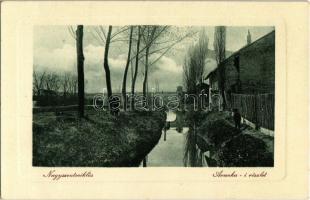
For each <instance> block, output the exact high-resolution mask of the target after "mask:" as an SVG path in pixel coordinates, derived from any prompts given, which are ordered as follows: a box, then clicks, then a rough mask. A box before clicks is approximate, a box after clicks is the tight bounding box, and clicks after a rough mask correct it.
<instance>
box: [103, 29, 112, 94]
mask: <svg viewBox="0 0 310 200" xmlns="http://www.w3.org/2000/svg"><path fill="white" fill-rule="evenodd" d="M111 34H112V26H111V25H110V26H109V30H108V33H107V36H106V41H105V48H104V59H103V67H104V71H105V78H106V85H107V92H108V98H109V99H110V98H111V96H112V85H111V75H110V66H109V59H108V56H109V50H110V42H111Z"/></svg>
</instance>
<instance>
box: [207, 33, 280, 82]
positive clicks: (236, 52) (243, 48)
mask: <svg viewBox="0 0 310 200" xmlns="http://www.w3.org/2000/svg"><path fill="white" fill-rule="evenodd" d="M274 33H275V30H273V31H271V32H269V33H267V34H266V35H264V36H262V37H260V38H258V39H257V40H255V41H254V42H252V43H250V44H248V45H246V46H244V47H242V48H240V49H239V50H238V51H235V52H234V53H233V54H231V55H230V56H228V57H227V58H225V59H224V60H223V61H222V62H221V63H225V62H226V61H227V60H229V59H230V58H232V57H234V56H235V55H236V54H238V53H239V52H240V51H242V50H245V49H247V48H249V47H250V46H252V45H253V44H255V43H257V42H258V41H260V40H262V39H264V38H266V37H267V36H269V35H271V34H274ZM216 70H217V67H216V68H215V69H214V70H212V71H211V72H210V73H209V74H208V75H207V76H206V77H205V80H206V79H208V78H209V77H210V76H211V74H212V73H214V72H215V71H216Z"/></svg>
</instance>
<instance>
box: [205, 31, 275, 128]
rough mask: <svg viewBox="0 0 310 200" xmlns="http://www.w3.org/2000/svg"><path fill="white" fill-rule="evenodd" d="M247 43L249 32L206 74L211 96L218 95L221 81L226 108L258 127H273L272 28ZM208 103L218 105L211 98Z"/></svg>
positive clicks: (273, 42) (273, 64)
mask: <svg viewBox="0 0 310 200" xmlns="http://www.w3.org/2000/svg"><path fill="white" fill-rule="evenodd" d="M250 42H251V38H250V33H249V32H248V36H247V45H246V46H244V47H243V48H241V49H240V50H238V51H236V52H235V53H233V54H232V55H231V56H229V57H227V58H226V59H225V60H224V61H223V62H221V63H220V64H219V66H218V68H216V69H215V70H214V71H212V72H211V73H210V74H209V75H208V76H207V77H206V78H207V79H208V80H209V83H210V86H211V89H210V90H209V92H210V96H212V97H213V96H214V97H216V96H218V94H219V87H218V83H219V82H220V83H221V84H223V85H224V94H225V96H224V97H225V100H226V104H225V106H227V108H228V109H232V108H236V109H238V110H239V111H240V113H241V116H242V117H243V118H244V119H246V120H247V121H248V122H251V123H252V124H254V126H255V128H257V129H258V128H260V127H263V128H265V129H268V130H274V108H275V107H274V92H275V31H272V32H270V33H268V34H266V35H265V36H263V37H261V38H259V39H258V40H256V41H254V42H251V43H250ZM218 69H220V72H221V76H219V73H218ZM219 77H221V78H219ZM220 79H221V80H220ZM223 100H224V99H223ZM210 102H211V104H210V105H209V106H210V107H212V106H213V107H214V105H216V104H217V102H216V101H213V98H211V101H210ZM219 104H220V103H219ZM219 108H220V106H219Z"/></svg>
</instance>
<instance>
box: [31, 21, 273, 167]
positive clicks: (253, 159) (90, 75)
mask: <svg viewBox="0 0 310 200" xmlns="http://www.w3.org/2000/svg"><path fill="white" fill-rule="evenodd" d="M33 52H34V53H33V56H34V57H33V65H34V66H33V123H32V130H33V159H32V162H33V166H47V167H273V166H274V108H275V100H274V98H275V97H274V92H275V28H274V27H272V26H168V25H167V26H158V25H127V26H113V25H108V26H106V25H98V26H85V25H68V26H35V27H34V38H33Z"/></svg>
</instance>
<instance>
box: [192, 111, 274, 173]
mask: <svg viewBox="0 0 310 200" xmlns="http://www.w3.org/2000/svg"><path fill="white" fill-rule="evenodd" d="M249 132H251V130H250V129H249V127H246V126H244V127H242V131H240V130H238V129H236V128H234V126H233V124H232V123H231V122H230V116H229V114H228V113H227V112H210V113H208V114H207V115H206V117H205V120H204V122H203V123H202V124H201V125H200V126H199V128H198V130H197V133H198V135H199V137H198V141H197V143H198V146H199V147H200V149H202V150H203V151H210V155H211V156H210V157H209V158H207V160H208V165H209V166H214V167H215V166H216V167H272V166H273V165H274V160H273V154H274V152H273V149H272V148H270V147H269V146H270V144H271V143H272V145H273V138H271V137H270V138H264V139H261V138H259V137H256V134H257V133H253V135H251V134H249Z"/></svg>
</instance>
